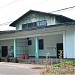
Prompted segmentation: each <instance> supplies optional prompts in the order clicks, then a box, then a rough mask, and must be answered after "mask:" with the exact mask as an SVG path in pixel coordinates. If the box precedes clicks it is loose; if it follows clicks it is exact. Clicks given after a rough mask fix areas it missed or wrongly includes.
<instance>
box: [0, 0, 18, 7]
mask: <svg viewBox="0 0 75 75" xmlns="http://www.w3.org/2000/svg"><path fill="white" fill-rule="evenodd" d="M17 1H18V0H14V1H12V2H10V3H8V4H6V5H4V6H2V7H0V8H5V7H6V6H9V5H11V4H13V3H15V2H17Z"/></svg>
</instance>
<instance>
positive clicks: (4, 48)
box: [2, 46, 8, 57]
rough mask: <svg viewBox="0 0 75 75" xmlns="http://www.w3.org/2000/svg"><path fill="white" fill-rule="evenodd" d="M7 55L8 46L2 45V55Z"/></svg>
mask: <svg viewBox="0 0 75 75" xmlns="http://www.w3.org/2000/svg"><path fill="white" fill-rule="evenodd" d="M7 55H8V47H7V46H2V57H6V56H7Z"/></svg>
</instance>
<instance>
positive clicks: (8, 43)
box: [0, 40, 13, 56]
mask: <svg viewBox="0 0 75 75" xmlns="http://www.w3.org/2000/svg"><path fill="white" fill-rule="evenodd" d="M2 46H8V55H10V52H13V50H12V49H11V46H13V40H0V55H1V56H2Z"/></svg>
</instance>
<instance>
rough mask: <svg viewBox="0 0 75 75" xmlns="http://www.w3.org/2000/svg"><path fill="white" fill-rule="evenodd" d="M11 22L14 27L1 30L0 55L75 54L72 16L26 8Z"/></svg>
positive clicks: (68, 55) (74, 56)
mask: <svg viewBox="0 0 75 75" xmlns="http://www.w3.org/2000/svg"><path fill="white" fill-rule="evenodd" d="M10 26H13V27H16V30H15V31H3V32H0V54H1V56H2V57H5V56H7V55H12V54H13V55H14V57H21V55H22V54H28V55H29V57H35V58H40V57H45V56H46V54H47V53H49V54H50V57H53V58H58V57H59V52H60V51H59V50H62V53H63V54H62V56H63V58H75V20H73V19H70V18H67V17H65V16H62V15H57V14H52V13H46V12H41V11H35V10H29V11H28V12H27V13H25V14H24V15H23V16H21V17H20V18H18V19H17V20H15V21H14V22H13V23H11V24H10Z"/></svg>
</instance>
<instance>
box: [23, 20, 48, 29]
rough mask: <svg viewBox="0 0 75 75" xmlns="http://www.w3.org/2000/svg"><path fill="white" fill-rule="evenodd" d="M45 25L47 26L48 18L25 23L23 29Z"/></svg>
mask: <svg viewBox="0 0 75 75" xmlns="http://www.w3.org/2000/svg"><path fill="white" fill-rule="evenodd" d="M43 26H47V20H42V21H37V22H32V23H27V24H23V25H22V29H26V28H32V27H43Z"/></svg>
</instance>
